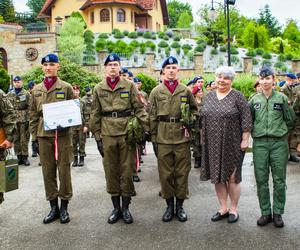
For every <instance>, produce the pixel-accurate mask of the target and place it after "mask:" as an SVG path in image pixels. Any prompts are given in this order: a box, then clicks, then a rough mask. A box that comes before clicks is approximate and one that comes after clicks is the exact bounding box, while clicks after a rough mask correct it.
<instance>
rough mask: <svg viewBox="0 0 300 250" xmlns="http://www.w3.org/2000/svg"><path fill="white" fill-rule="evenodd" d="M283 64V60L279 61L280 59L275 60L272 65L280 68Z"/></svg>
mask: <svg viewBox="0 0 300 250" xmlns="http://www.w3.org/2000/svg"><path fill="white" fill-rule="evenodd" d="M283 66H284V63H283V62H280V61H277V62H276V63H275V64H274V67H275V68H277V69H281V68H282V67H283Z"/></svg>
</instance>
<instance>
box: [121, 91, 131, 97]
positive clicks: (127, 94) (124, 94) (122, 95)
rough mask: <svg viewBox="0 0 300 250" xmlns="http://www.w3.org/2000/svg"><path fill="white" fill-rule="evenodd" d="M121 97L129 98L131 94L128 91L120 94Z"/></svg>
mask: <svg viewBox="0 0 300 250" xmlns="http://www.w3.org/2000/svg"><path fill="white" fill-rule="evenodd" d="M120 97H121V98H129V92H128V91H126V92H121V93H120Z"/></svg>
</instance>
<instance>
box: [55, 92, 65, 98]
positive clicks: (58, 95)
mask: <svg viewBox="0 0 300 250" xmlns="http://www.w3.org/2000/svg"><path fill="white" fill-rule="evenodd" d="M65 97H66V94H65V92H56V99H65Z"/></svg>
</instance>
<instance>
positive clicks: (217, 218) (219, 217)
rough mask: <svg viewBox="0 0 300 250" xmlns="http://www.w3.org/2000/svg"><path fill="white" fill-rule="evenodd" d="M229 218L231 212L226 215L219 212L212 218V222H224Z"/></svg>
mask: <svg viewBox="0 0 300 250" xmlns="http://www.w3.org/2000/svg"><path fill="white" fill-rule="evenodd" d="M228 217H229V212H227V213H225V214H221V213H220V212H217V213H215V214H214V215H213V216H212V217H211V221H213V222H215V221H220V220H223V219H225V218H228Z"/></svg>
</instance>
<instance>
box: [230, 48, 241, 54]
mask: <svg viewBox="0 0 300 250" xmlns="http://www.w3.org/2000/svg"><path fill="white" fill-rule="evenodd" d="M230 54H232V55H238V54H239V51H238V50H237V48H235V47H231V48H230Z"/></svg>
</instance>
